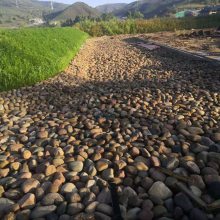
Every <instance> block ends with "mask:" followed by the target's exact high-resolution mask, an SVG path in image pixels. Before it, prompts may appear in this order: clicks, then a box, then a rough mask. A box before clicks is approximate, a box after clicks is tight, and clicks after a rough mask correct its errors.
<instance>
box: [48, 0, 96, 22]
mask: <svg viewBox="0 0 220 220" xmlns="http://www.w3.org/2000/svg"><path fill="white" fill-rule="evenodd" d="M79 15H80V16H84V17H98V16H99V15H100V12H99V11H98V10H96V9H95V8H92V7H90V6H89V5H87V4H85V3H83V2H76V3H74V4H72V5H70V6H69V7H67V8H65V9H64V10H62V11H59V12H55V13H52V14H49V15H48V16H46V18H47V19H48V20H56V21H65V20H67V19H75V18H76V17H77V16H79Z"/></svg>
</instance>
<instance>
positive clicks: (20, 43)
mask: <svg viewBox="0 0 220 220" xmlns="http://www.w3.org/2000/svg"><path fill="white" fill-rule="evenodd" d="M87 37H88V35H87V34H86V33H84V32H82V31H80V30H76V29H73V28H27V29H16V30H6V29H1V30H0V57H1V59H0V91H4V90H9V89H14V88H19V87H22V86H28V85H33V84H35V83H36V82H39V81H42V80H45V79H48V78H50V77H52V76H54V75H56V74H57V73H59V72H60V71H62V70H64V69H65V68H66V67H67V65H68V64H69V62H70V61H71V59H72V58H73V57H74V56H75V55H76V53H77V52H78V50H79V49H80V47H81V46H82V44H83V43H84V41H85V40H86V38H87Z"/></svg>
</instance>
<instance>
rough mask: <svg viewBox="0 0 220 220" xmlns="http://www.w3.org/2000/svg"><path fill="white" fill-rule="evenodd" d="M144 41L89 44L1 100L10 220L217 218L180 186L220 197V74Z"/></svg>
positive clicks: (4, 195)
mask: <svg viewBox="0 0 220 220" xmlns="http://www.w3.org/2000/svg"><path fill="white" fill-rule="evenodd" d="M134 37H139V36H117V37H102V38H94V39H89V40H88V41H87V43H86V44H85V45H84V47H83V48H82V50H81V51H80V53H79V54H78V55H77V57H76V58H75V60H73V61H72V62H71V64H70V66H69V67H68V68H67V70H66V71H64V72H63V73H60V74H59V75H58V76H56V77H54V78H52V79H49V80H47V81H44V82H42V83H38V84H36V85H35V86H30V87H25V88H21V89H16V90H12V91H7V92H2V93H0V218H1V219H3V218H4V219H15V218H16V219H18V220H19V219H59V220H67V219H107V220H108V219H111V218H112V217H113V215H114V213H113V210H112V206H111V204H112V203H111V202H112V200H111V193H110V190H109V188H108V182H109V181H113V182H115V183H116V184H117V185H118V196H119V201H120V206H121V211H122V215H123V217H124V218H127V219H134V220H135V219H149V220H150V219H212V218H213V219H214V218H216V219H217V218H218V213H213V214H208V213H205V212H204V211H203V210H200V209H199V207H197V205H196V204H195V203H193V201H191V200H190V198H189V197H188V196H187V195H186V194H183V193H182V192H180V190H179V189H177V188H176V182H177V180H176V179H175V178H173V177H168V175H165V174H163V173H161V172H160V171H159V170H158V168H157V167H163V168H168V169H169V170H172V172H174V173H176V174H178V175H182V176H185V177H186V178H188V179H189V180H190V181H189V183H188V184H186V187H187V188H188V189H189V190H191V192H192V194H193V195H196V196H198V197H200V198H201V199H203V200H204V201H205V202H207V203H211V202H214V201H215V200H217V199H220V197H219V194H218V193H216V192H217V190H218V189H219V183H220V175H219V171H220V163H219V161H220V160H219V159H220V120H219V119H220V108H219V106H220V92H219V91H220V78H219V77H220V76H219V72H220V71H219V68H218V67H214V66H212V65H209V64H207V63H205V62H200V61H193V60H189V59H188V58H186V57H182V56H179V55H177V54H172V53H170V52H168V51H166V50H165V49H162V48H160V49H158V50H155V51H147V50H144V49H142V48H140V47H139V46H137V45H135V44H132V43H133V42H134V40H135V38H134Z"/></svg>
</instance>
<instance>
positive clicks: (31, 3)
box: [0, 0, 68, 26]
mask: <svg viewBox="0 0 220 220" xmlns="http://www.w3.org/2000/svg"><path fill="white" fill-rule="evenodd" d="M18 6H19V7H16V2H15V0H0V26H18V25H25V24H27V23H28V21H29V19H31V18H35V17H39V18H42V14H48V13H51V5H50V1H37V0H19V1H18ZM53 6H54V12H56V11H61V10H63V9H64V8H66V7H67V6H68V5H66V4H62V3H55V2H54V4H53Z"/></svg>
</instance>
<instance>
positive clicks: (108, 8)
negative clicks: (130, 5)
mask: <svg viewBox="0 0 220 220" xmlns="http://www.w3.org/2000/svg"><path fill="white" fill-rule="evenodd" d="M126 5H127V4H126V3H114V4H105V5H100V6H97V7H96V9H97V10H98V11H99V12H101V13H112V12H114V11H116V10H121V9H123V8H124V7H125V6H126Z"/></svg>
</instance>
